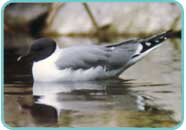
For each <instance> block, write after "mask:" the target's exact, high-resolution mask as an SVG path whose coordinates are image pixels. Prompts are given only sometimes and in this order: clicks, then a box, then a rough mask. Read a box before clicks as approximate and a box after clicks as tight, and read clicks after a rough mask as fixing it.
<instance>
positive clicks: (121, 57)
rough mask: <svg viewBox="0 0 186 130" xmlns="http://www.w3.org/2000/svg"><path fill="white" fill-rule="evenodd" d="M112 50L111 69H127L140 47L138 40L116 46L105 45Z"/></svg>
mask: <svg viewBox="0 0 186 130" xmlns="http://www.w3.org/2000/svg"><path fill="white" fill-rule="evenodd" d="M104 46H105V47H107V48H110V49H111V50H112V52H111V55H110V57H109V69H117V68H121V67H125V66H126V65H127V63H128V62H129V61H130V60H131V59H132V58H133V56H134V55H135V53H136V51H137V49H138V47H139V42H138V40H137V39H132V40H127V41H124V42H120V43H118V44H114V45H104Z"/></svg>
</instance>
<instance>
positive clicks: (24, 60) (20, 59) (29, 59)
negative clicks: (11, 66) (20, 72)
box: [17, 55, 32, 63]
mask: <svg viewBox="0 0 186 130" xmlns="http://www.w3.org/2000/svg"><path fill="white" fill-rule="evenodd" d="M17 62H18V63H28V62H32V56H31V55H25V56H19V57H18V58H17Z"/></svg>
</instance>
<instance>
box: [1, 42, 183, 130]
mask: <svg viewBox="0 0 186 130" xmlns="http://www.w3.org/2000/svg"><path fill="white" fill-rule="evenodd" d="M15 52H16V50H15V49H12V50H5V89H4V93H5V122H6V123H7V124H8V125H10V126H13V127H23V126H24V127H175V126H176V125H177V124H178V123H179V122H180V121H181V114H182V113H181V56H180V51H179V50H177V49H175V47H174V46H173V44H172V43H170V42H169V41H168V42H166V43H165V44H163V45H162V46H161V47H160V48H158V49H157V50H155V51H153V52H152V53H151V54H149V55H148V56H147V57H145V58H144V59H143V60H142V61H140V62H139V63H137V64H136V65H134V66H133V67H131V68H130V69H128V70H127V71H126V72H124V73H123V74H122V75H121V76H120V78H121V79H112V80H104V81H87V82H63V83H55V84H54V83H53V84H44V83H32V75H31V69H30V68H31V65H20V64H18V63H17V62H16V58H17V57H18V55H16V54H15Z"/></svg>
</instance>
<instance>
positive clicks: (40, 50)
mask: <svg viewBox="0 0 186 130" xmlns="http://www.w3.org/2000/svg"><path fill="white" fill-rule="evenodd" d="M55 49H56V42H55V41H54V40H52V39H50V38H40V39H38V40H35V41H34V42H33V44H32V46H31V48H30V50H29V53H28V54H27V55H26V56H20V57H19V58H18V59H17V61H19V62H25V61H26V62H37V61H40V60H43V59H45V58H47V57H49V56H50V55H51V54H52V53H53V52H54V51H55Z"/></svg>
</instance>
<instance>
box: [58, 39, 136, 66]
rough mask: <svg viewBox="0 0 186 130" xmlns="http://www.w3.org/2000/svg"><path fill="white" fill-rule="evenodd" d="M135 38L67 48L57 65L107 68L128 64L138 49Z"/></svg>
mask: <svg viewBox="0 0 186 130" xmlns="http://www.w3.org/2000/svg"><path fill="white" fill-rule="evenodd" d="M136 43H137V42H136V41H135V40H129V41H125V42H122V43H119V44H114V45H101V46H97V45H88V46H75V47H70V48H66V49H64V50H63V52H62V53H61V55H60V57H59V58H58V60H57V62H56V65H57V67H58V68H60V69H65V68H72V69H79V68H81V69H88V68H91V67H96V66H104V67H106V70H113V69H118V68H121V67H123V66H125V65H126V64H127V62H128V61H129V60H130V59H131V57H132V56H133V55H134V53H135V51H136V49H137V44H136Z"/></svg>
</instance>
